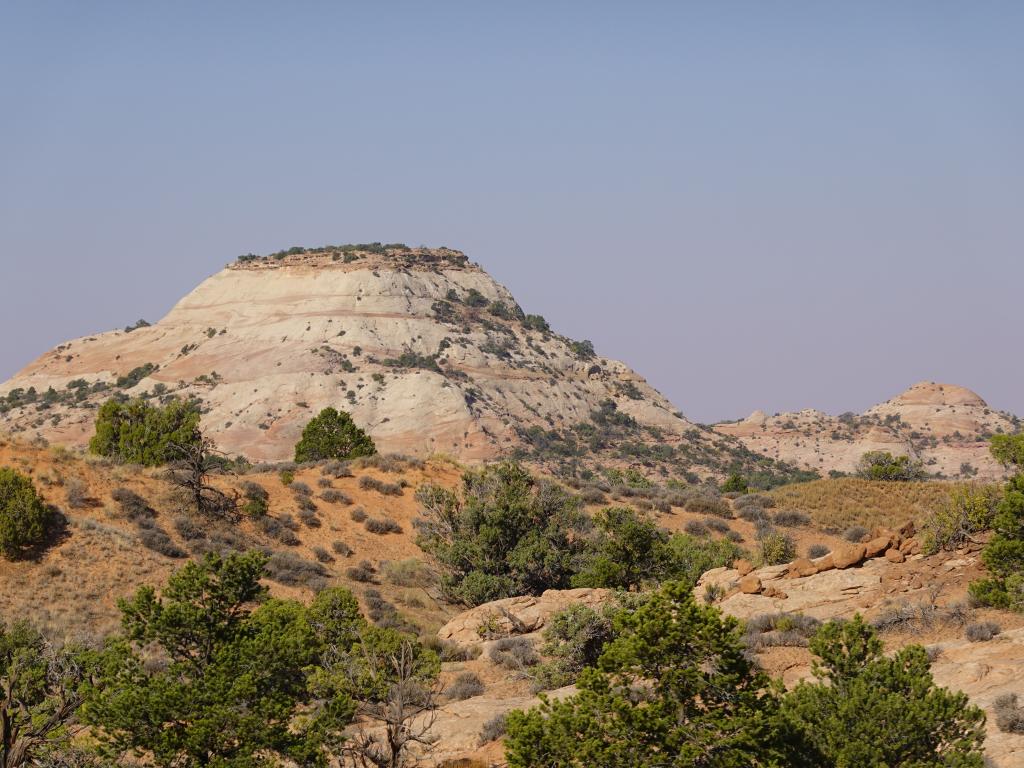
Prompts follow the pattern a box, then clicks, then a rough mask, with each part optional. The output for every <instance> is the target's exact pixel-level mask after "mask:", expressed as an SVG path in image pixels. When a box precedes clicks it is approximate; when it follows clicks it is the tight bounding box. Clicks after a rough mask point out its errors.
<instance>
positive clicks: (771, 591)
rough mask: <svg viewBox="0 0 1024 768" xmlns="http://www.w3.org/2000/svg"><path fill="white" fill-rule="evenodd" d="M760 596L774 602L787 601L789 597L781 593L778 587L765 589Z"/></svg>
mask: <svg viewBox="0 0 1024 768" xmlns="http://www.w3.org/2000/svg"><path fill="white" fill-rule="evenodd" d="M761 594H762V595H764V596H765V597H772V598H775V599H776V600H785V599H787V598H788V597H789V595H787V594H786V593H785V592H783V591H782V590H781V589H779V588H778V587H772V586H767V587H765V588H764V591H763V592H762V593H761Z"/></svg>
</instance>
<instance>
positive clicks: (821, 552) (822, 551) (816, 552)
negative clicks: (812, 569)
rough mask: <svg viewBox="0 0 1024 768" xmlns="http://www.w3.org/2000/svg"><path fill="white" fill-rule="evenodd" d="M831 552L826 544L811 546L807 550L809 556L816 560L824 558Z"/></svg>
mask: <svg viewBox="0 0 1024 768" xmlns="http://www.w3.org/2000/svg"><path fill="white" fill-rule="evenodd" d="M831 551H832V550H831V549H830V548H829V547H828V545H826V544H811V545H810V546H809V547H808V548H807V556H808V557H809V558H811V559H812V560H814V559H816V558H819V557H824V556H825V555H827V554H828V553H829V552H831Z"/></svg>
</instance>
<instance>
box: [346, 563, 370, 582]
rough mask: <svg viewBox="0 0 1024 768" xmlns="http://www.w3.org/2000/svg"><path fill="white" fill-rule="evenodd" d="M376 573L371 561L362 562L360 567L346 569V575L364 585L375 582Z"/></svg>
mask: <svg viewBox="0 0 1024 768" xmlns="http://www.w3.org/2000/svg"><path fill="white" fill-rule="evenodd" d="M376 573H377V569H376V568H374V567H373V564H372V563H371V562H370V561H369V560H360V561H359V565H353V566H352V567H351V568H346V569H345V575H346V576H348V577H349V578H350V579H352V581H361V582H364V583H365V582H371V581H373V577H374V575H375V574H376Z"/></svg>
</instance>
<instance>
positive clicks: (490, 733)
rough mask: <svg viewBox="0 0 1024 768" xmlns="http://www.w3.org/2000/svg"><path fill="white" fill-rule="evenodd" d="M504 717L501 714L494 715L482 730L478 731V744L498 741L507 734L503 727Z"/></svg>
mask: <svg viewBox="0 0 1024 768" xmlns="http://www.w3.org/2000/svg"><path fill="white" fill-rule="evenodd" d="M505 718H506V715H505V713H504V712H502V713H501V714H500V715H495V716H494V717H492V718H491V719H490V720H488V721H487V722H486V723H484V726H483V728H481V729H480V744H481V745H484V744H489V743H490V742H492V741H495V740H497V739H500V738H501V737H502V736H504V735H505V733H506V732H507V727H506V725H505Z"/></svg>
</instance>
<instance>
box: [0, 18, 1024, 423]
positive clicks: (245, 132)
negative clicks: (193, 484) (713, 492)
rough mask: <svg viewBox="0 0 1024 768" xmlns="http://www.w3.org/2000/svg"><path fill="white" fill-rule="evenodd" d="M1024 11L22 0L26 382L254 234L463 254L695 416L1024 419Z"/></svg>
mask: <svg viewBox="0 0 1024 768" xmlns="http://www.w3.org/2000/svg"><path fill="white" fill-rule="evenodd" d="M1022 41H1024V3H1021V2H1007V3H1000V2H966V1H965V2H958V3H947V2H897V3H894V2H878V3H872V2H861V1H860V0H858V1H857V2H847V3H845V4H844V3H832V2H825V3H822V2H807V3H785V2H760V1H758V2H749V3H743V2H710V1H709V2H704V3H684V2H619V3H611V2H597V1H596V0H586V1H583V0H581V1H580V2H557V1H552V0H548V1H547V2H536V3H531V2H515V3H511V2H506V3H497V2H481V1H480V0H473V1H469V2H444V1H442V0H437V1H435V2H429V3H428V2H407V3H401V2H372V3H371V2H363V3H354V2H352V3H345V2H332V3H326V2H325V3H313V2H276V3H256V2H238V3H231V2H195V3H189V2H174V3H149V2H137V1H133V2H122V3H104V2H77V1H75V2H66V3H58V2H47V1H46V0H30V1H26V2H17V1H16V0H6V2H3V3H2V5H0V266H2V270H0V331H2V341H0V378H5V377H6V376H8V375H9V374H11V373H13V372H14V371H15V370H16V369H18V368H19V367H21V366H22V365H24V364H25V363H27V362H28V361H29V360H30V359H32V358H34V357H35V356H36V355H37V354H39V353H41V352H43V351H45V350H46V349H48V348H50V347H52V346H54V345H55V344H57V343H59V342H61V341H63V340H65V339H66V338H69V337H73V336H78V335H82V334H85V333H90V332H95V331H98V330H104V329H109V328H114V327H121V326H124V325H125V324H127V323H129V322H132V321H134V320H136V319H137V318H139V317H145V318H147V319H149V320H156V319H158V318H159V317H161V316H162V315H163V313H164V312H166V311H167V309H169V308H170V306H171V305H172V304H173V303H174V301H175V300H177V299H178V298H179V297H180V296H182V295H183V294H184V293H186V292H187V291H188V290H190V289H191V288H192V287H193V286H194V285H195V284H197V283H198V282H199V281H200V280H201V279H203V278H205V277H206V276H208V275H209V274H212V273H213V272H215V271H216V270H217V269H219V268H220V267H221V266H222V265H223V264H224V263H226V262H227V261H229V260H231V259H232V258H234V257H235V256H236V255H237V254H240V253H245V252H248V251H254V252H257V253H266V252H268V251H272V250H277V249H279V248H282V247H287V246H291V245H296V244H300V245H318V244H321V243H324V242H346V241H368V240H384V241H404V242H407V243H409V244H412V245H418V244H428V245H441V244H444V245H450V246H453V247H457V248H461V249H462V250H465V251H466V252H467V253H468V254H469V255H470V257H471V258H473V259H474V260H476V261H479V262H481V263H482V264H483V266H484V267H485V268H487V269H488V270H489V271H490V272H491V273H492V274H493V275H495V277H497V278H498V279H499V280H500V281H501V282H503V283H504V284H505V285H507V286H508V287H509V288H510V289H511V290H512V291H513V293H514V294H515V295H516V297H517V298H518V299H519V300H520V303H521V304H522V305H523V307H524V308H525V309H526V310H527V311H530V312H539V313H542V314H544V315H545V316H546V317H547V318H548V319H549V320H550V321H551V323H552V325H553V326H554V327H555V328H556V329H557V330H559V331H561V332H564V333H566V334H568V335H570V336H573V337H576V338H582V337H587V338H591V339H593V341H594V342H595V345H596V346H597V348H598V350H599V351H600V352H601V353H603V354H606V355H609V356H612V357H617V358H620V359H623V360H625V361H627V362H628V363H629V364H631V365H632V366H633V367H634V368H636V369H637V370H638V371H639V372H641V373H642V374H644V375H645V376H646V377H647V378H648V379H649V380H650V381H651V383H652V384H654V385H655V386H657V387H658V388H660V389H661V390H662V391H664V392H665V393H666V394H667V395H668V396H669V397H670V398H671V399H672V400H673V401H674V402H675V403H676V404H677V405H678V406H679V407H680V408H681V409H682V410H683V411H684V412H685V413H687V414H688V415H690V416H691V417H693V418H696V419H699V420H704V421H709V420H714V419H720V418H736V417H740V416H743V415H745V414H746V413H748V412H749V411H751V410H752V409H754V408H757V407H760V408H764V409H765V410H769V411H776V410H788V409H795V408H800V407H805V406H814V407H819V408H823V409H826V410H829V411H832V412H839V411H843V410H847V409H853V410H860V409H863V408H864V407H866V406H868V405H870V404H871V403H873V402H876V401H878V400H882V399H885V398H887V397H889V396H890V395H892V394H895V393H896V392H898V391H900V390H901V389H902V388H904V387H906V386H907V385H909V384H911V383H913V382H914V381H916V380H919V379H934V380H944V381H949V382H955V383H961V384H964V385H966V386H969V387H972V388H974V389H976V390H977V391H978V392H980V393H981V394H982V395H983V396H985V397H986V398H987V399H988V400H989V402H990V403H991V404H993V405H994V406H996V407H1000V408H1008V409H1012V410H1015V411H1017V412H1018V413H1024V386H1022V384H1024V338H1022V332H1021V331H1022V322H1021V311H1022V302H1021V288H1022V285H1024V249H1022V245H1024V43H1022Z"/></svg>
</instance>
